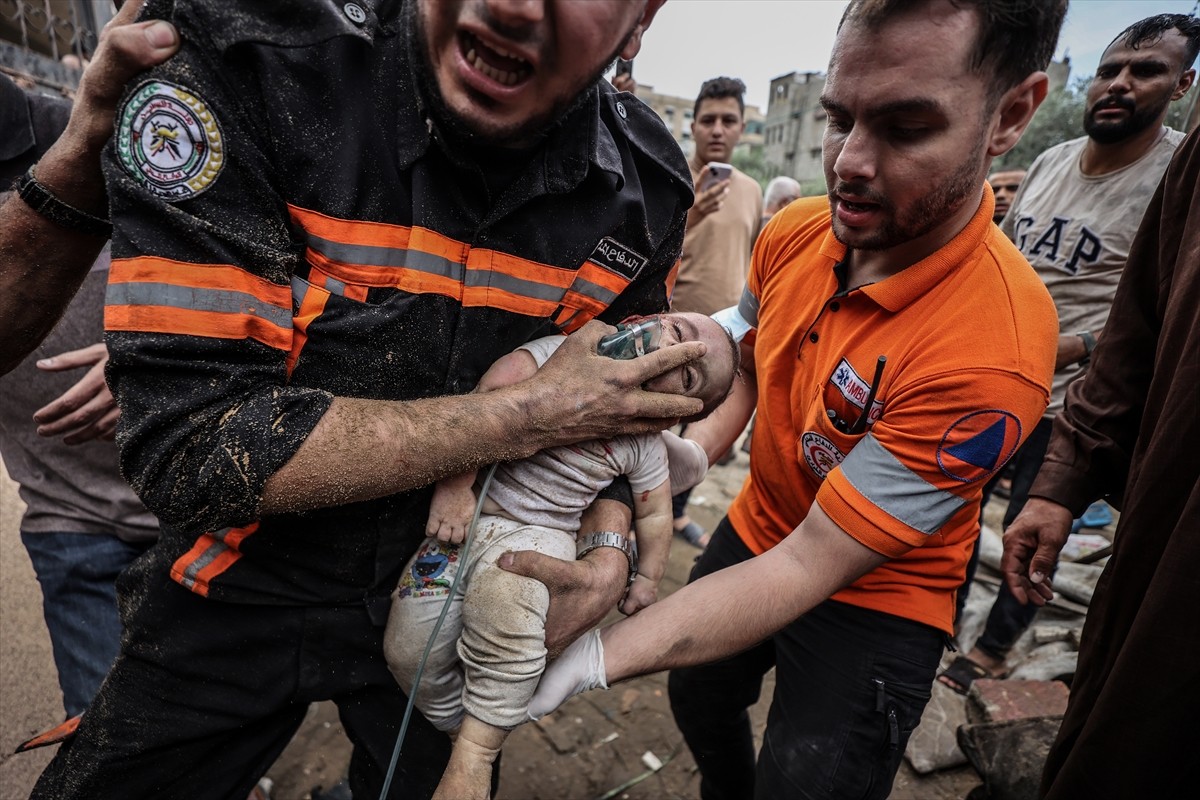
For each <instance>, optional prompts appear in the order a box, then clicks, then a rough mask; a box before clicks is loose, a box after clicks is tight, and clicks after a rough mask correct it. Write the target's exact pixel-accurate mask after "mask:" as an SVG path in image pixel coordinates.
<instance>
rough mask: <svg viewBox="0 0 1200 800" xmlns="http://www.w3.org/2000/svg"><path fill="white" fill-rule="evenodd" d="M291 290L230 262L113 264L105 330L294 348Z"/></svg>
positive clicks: (125, 261)
mask: <svg viewBox="0 0 1200 800" xmlns="http://www.w3.org/2000/svg"><path fill="white" fill-rule="evenodd" d="M291 316H292V301H291V290H290V288H289V287H287V286H279V285H277V284H274V283H271V282H270V281H268V280H266V279H264V278H260V277H258V276H255V275H251V274H250V273H248V272H246V271H245V270H243V269H241V268H239V267H235V266H232V265H229V264H192V263H188V262H182V261H172V260H170V259H165V258H158V257H155V256H141V257H138V258H124V259H117V260H115V261H113V263H112V267H111V269H110V271H109V282H108V294H107V297H106V304H105V310H104V325H105V328H106V329H107V330H114V331H139V332H146V333H173V334H186V335H191V336H206V337H211V338H218V339H247V338H250V339H255V340H257V341H260V342H262V343H263V344H265V345H267V346H269V347H274V348H276V349H280V350H288V349H289V348H290V347H291V338H292V330H291V328H292V322H291Z"/></svg>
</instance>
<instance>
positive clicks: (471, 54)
mask: <svg viewBox="0 0 1200 800" xmlns="http://www.w3.org/2000/svg"><path fill="white" fill-rule="evenodd" d="M458 46H459V48H460V49H461V52H462V55H463V58H464V59H465V60H466V62H467V63H468V64H470V65H471V66H472V67H474V68H475V69H476V71H478V72H480V73H482V74H483V75H485V76H487V77H488V78H491V79H492V80H493V81H495V82H496V83H498V84H500V85H501V86H516V85H517V84H518V83H521V82H522V81H524V80H525V79H526V78H528V77H529V76H530V75H531V74H533V65H532V64H530V63H529V62H528V61H526V60H525V59H523V58H521V57H520V56H518V55H516V54H514V53H510V52H508V51H507V50H504V49H502V48H499V47H494V46H490V45H487V44H484V43H483V41H481V40H480V39H479V38H478V37H476V36H474V35H472V34H470V33H466V32H463V33H460V34H459V37H458Z"/></svg>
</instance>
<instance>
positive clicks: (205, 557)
mask: <svg viewBox="0 0 1200 800" xmlns="http://www.w3.org/2000/svg"><path fill="white" fill-rule="evenodd" d="M231 530H233V528H223V529H222V530H219V531H215V532H214V533H210V534H209V536H211V537H212V538H214V539H216V541H215V542H214V543H213V544H211V545H209V546H208V549H207V550H205V551H204V552H203V553H201V554H200V555H199V557H197V558H196V560H195V561H193V562H192V563H191V564H188V566H187V569H185V570H184V571H183V577H182V579H181V580H180V583H181V584H182V585H183V586H185V587H186V588H188V589H193V588H195V586H196V578H197V576H199V575H200V571H201V570H202V569H204V568H205V567H207V566H208V565H209V564H211V563H212V562H213V561H215V560H216V559H217V556H219V555H221V554H222V553H224V552H225V551H226V550H228V549H229V547H228V546H226V544H225V536H226V535H227V534H228V533H229V532H230V531H231Z"/></svg>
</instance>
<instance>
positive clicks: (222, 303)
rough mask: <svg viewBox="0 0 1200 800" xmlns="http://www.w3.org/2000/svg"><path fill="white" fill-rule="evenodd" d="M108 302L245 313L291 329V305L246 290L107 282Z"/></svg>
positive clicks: (106, 297)
mask: <svg viewBox="0 0 1200 800" xmlns="http://www.w3.org/2000/svg"><path fill="white" fill-rule="evenodd" d="M104 299H105V302H106V303H107V304H108V305H110V306H170V307H171V308H184V309H188V310H191V311H215V312H218V313H221V314H245V315H247V316H251V317H258V318H259V319H262V320H265V321H267V322H270V323H271V324H272V325H277V326H279V327H280V328H284V329H286V330H291V327H292V309H290V308H280V307H279V306H276V305H272V304H271V303H268V302H266V301H265V300H260V299H259V298H257V297H255V296H254V295H252V294H247V293H246V292H236V291H232V290H230V289H197V288H194V287H191V286H175V285H173V284H169V283H110V284H109V285H108V291H107V293H106V294H105V298H104Z"/></svg>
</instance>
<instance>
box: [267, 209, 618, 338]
mask: <svg viewBox="0 0 1200 800" xmlns="http://www.w3.org/2000/svg"><path fill="white" fill-rule="evenodd" d="M289 212H290V214H291V217H292V220H293V222H294V223H295V224H296V225H297V226H299V227H300V228H301V229H302V230H303V231H304V234H305V237H306V239H307V245H308V246H307V252H306V258H307V260H308V262H309V264H310V266H311V267H312V269H314V270H317V271H319V272H320V273H321V274H322V275H323V276H325V277H327V278H331V279H333V280H334V281H337V282H338V283H340V284H343V286H342V288H341V289H340V290H338V291H337V292H335V293H337V294H342V295H344V296H346V297H352V298H355V299H363V298H365V292H364V290H363V287H379V288H383V287H386V288H393V289H398V290H400V291H404V292H408V293H410V294H437V295H441V296H443V297H449V298H452V299H454V300H457V301H458V302H460V303H461V304H462V305H463V306H464V307H466V308H498V309H502V310H505V311H511V312H513V313H516V314H522V315H526V316H533V317H548V316H552V315H554V314H555V313H556V311H557V310H558V309H559V308H560V307H561V306H562V305H564V304H569V305H571V306H573V308H574V311H575V312H576V313H578V312H585V313H586V314H587V315H588V316H589V318H590V316H594V315H595V314H596V313H599V311H601V310H603V309H604V308H606V307H607V306H608V304H609V303H611V302H612V301H613V300H615V299H616V296H617V295H619V294H620V293H621V292H622V291H624V290H625V288H626V287H627V286H628V285H629V279H628V278H625V277H624V276H622V275H620V274H618V273H615V272H612V271H610V270H608V269H605V268H603V267H600V266H597V265H596V264H593V263H591V262H584V264H583V265H581V266H580V268H579V269H577V270H576V269H565V268H562V267H557V266H553V265H550V264H543V263H540V262H537V261H532V260H530V259H527V258H521V257H519V256H515V255H512V254H511V253H503V252H500V251H498V250H491V249H487V248H472V247H471V246H470V245H468V244H466V243H463V242H459V241H456V240H454V239H451V238H450V237H448V236H445V235H443V234H440V233H437V232H436V231H431V230H428V229H426V228H420V227H411V228H410V227H406V226H403V225H391V224H385V223H380V222H362V221H355V220H342V219H335V218H333V217H329V216H326V215H324V214H321V213H318V212H315V211H310V210H307V209H303V208H299V207H297V206H289ZM312 282H313V283H314V284H315V285H320V284H321V281H319V280H314V281H312ZM327 288H328V287H327ZM580 324H582V322H580Z"/></svg>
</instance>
